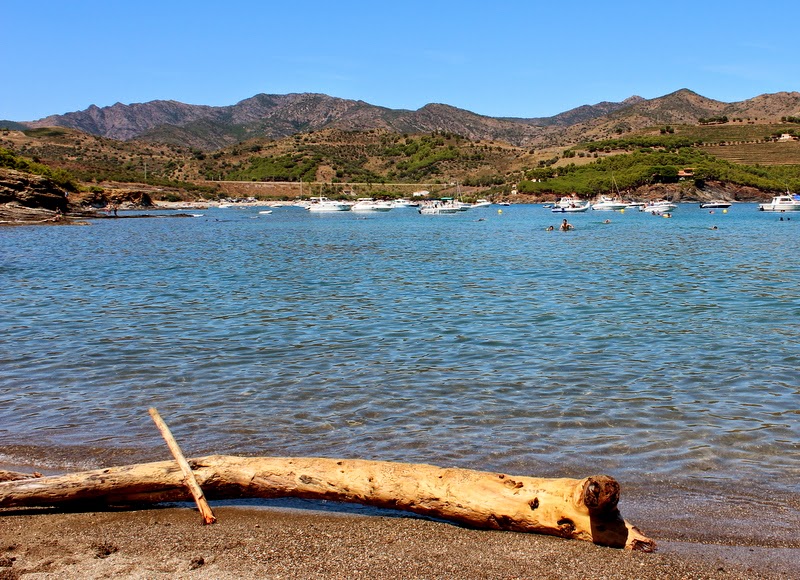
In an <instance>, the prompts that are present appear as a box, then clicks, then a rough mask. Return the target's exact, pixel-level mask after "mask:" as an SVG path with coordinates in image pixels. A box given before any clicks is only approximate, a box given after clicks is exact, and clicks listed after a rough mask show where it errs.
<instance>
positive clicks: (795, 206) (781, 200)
mask: <svg viewBox="0 0 800 580" xmlns="http://www.w3.org/2000/svg"><path fill="white" fill-rule="evenodd" d="M758 210H759V211H800V195H797V194H796V193H795V194H791V193H789V192H788V191H787V192H786V193H784V194H781V195H776V196H775V197H773V198H772V201H771V202H769V203H759V204H758Z"/></svg>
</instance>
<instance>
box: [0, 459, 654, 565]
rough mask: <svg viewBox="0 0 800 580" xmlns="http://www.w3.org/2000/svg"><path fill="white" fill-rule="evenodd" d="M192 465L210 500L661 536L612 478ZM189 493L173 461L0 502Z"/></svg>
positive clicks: (283, 463) (35, 482) (95, 475)
mask: <svg viewBox="0 0 800 580" xmlns="http://www.w3.org/2000/svg"><path fill="white" fill-rule="evenodd" d="M190 463H191V464H192V469H193V473H194V476H195V477H196V478H197V482H198V484H199V485H201V486H202V487H203V489H204V490H205V493H206V496H207V497H208V498H209V499H224V498H237V497H261V498H277V497H298V498H306V499H327V500H335V501H342V502H350V503H360V504H366V505H372V506H376V507H384V508H393V509H400V510H406V511H410V512H414V513H417V514H422V515H426V516H431V517H436V518H440V519H444V520H449V521H452V522H456V523H459V524H462V525H465V526H469V527H475V528H483V529H496V530H511V531H517V532H536V533H541V534H549V535H555V536H561V537H564V538H575V539H581V540H587V541H591V542H594V543H596V544H600V545H604V546H611V547H617V548H622V547H625V548H629V549H634V550H644V551H652V550H653V549H655V542H654V541H653V540H651V539H649V538H647V537H645V536H644V535H643V534H642V533H641V532H640V531H639V530H638V529H636V528H635V527H634V526H632V525H630V524H629V523H627V522H625V521H624V520H623V519H622V516H621V515H620V513H619V510H618V509H617V502H618V501H619V484H618V483H617V482H616V481H615V480H614V479H612V478H611V477H608V476H604V475H599V476H592V477H587V478H585V479H566V478H564V479H547V478H535V477H526V476H516V475H513V476H512V475H506V474H503V473H490V472H482V471H472V470H467V469H454V468H441V467H435V466H433V465H423V464H410V463H391V462H383V461H364V460H355V459H323V458H287V457H276V458H271V457H236V456H223V455H212V456H208V457H201V458H198V459H193V460H190ZM189 499H191V497H190V496H189V494H188V492H187V490H186V488H185V487H184V485H183V474H182V472H181V471H180V469H179V468H178V466H176V464H175V462H173V461H164V462H158V463H144V464H138V465H130V466H125V467H113V468H108V469H99V470H95V471H86V472H81V473H73V474H68V475H62V476H56V477H45V478H41V479H32V480H20V481H9V482H4V483H0V507H13V506H52V505H57V506H66V505H69V504H78V503H81V502H87V501H94V502H99V503H102V504H106V505H109V504H110V505H120V504H130V503H136V502H159V501H187V500H189Z"/></svg>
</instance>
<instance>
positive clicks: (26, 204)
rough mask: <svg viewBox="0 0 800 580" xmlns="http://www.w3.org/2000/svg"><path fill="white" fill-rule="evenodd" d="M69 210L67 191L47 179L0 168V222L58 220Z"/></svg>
mask: <svg viewBox="0 0 800 580" xmlns="http://www.w3.org/2000/svg"><path fill="white" fill-rule="evenodd" d="M68 207H69V200H68V198H67V192H66V191H64V190H63V189H61V188H60V187H58V186H57V185H56V184H54V183H53V182H52V181H50V180H49V179H47V178H46V177H42V176H40V175H33V174H30V173H23V172H21V171H15V170H13V169H0V223H5V224H8V223H12V224H13V223H31V222H33V223H39V222H44V221H59V220H60V219H61V217H62V216H63V214H65V213H66V212H67V209H68Z"/></svg>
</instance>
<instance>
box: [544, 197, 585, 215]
mask: <svg viewBox="0 0 800 580" xmlns="http://www.w3.org/2000/svg"><path fill="white" fill-rule="evenodd" d="M590 207H592V204H591V203H590V202H588V201H587V202H586V203H583V202H582V201H581V200H579V199H578V198H577V197H562V198H561V199H560V200H558V203H556V204H555V205H553V207H552V208H550V211H551V212H553V213H577V212H583V211H589V208H590Z"/></svg>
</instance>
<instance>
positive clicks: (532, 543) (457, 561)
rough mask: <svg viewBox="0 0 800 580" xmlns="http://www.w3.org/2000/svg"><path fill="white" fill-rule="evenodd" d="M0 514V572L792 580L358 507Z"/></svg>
mask: <svg viewBox="0 0 800 580" xmlns="http://www.w3.org/2000/svg"><path fill="white" fill-rule="evenodd" d="M326 507H327V509H326V510H325V511H322V510H318V509H314V506H313V505H311V504H310V505H309V509H296V508H287V507H285V506H283V507H264V506H261V507H253V506H240V505H239V506H237V505H231V504H226V505H218V506H216V507H214V512H215V515H216V516H217V517H218V521H217V523H215V524H213V525H210V526H204V525H202V523H201V520H200V516H199V514H198V512H197V511H196V510H195V509H193V508H191V507H188V506H169V507H163V508H154V509H145V510H136V511H105V512H91V511H90V512H84V513H64V512H53V511H51V510H12V509H9V510H0V522H2V523H1V524H0V579H2V580H8V579H17V578H108V577H115V578H631V579H633V578H638V579H643V580H644V579H651V578H652V579H659V580H663V579H671V578H676V579H677V578H727V579H730V578H797V577H798V575H800V558H798V554H800V549H798V546H797V545H796V540H794V542H795V543H794V545H793V547H791V546H792V544H791V543H789V544H787V545H788V546H790V547H784V548H764V547H757V546H752V547H746V546H738V547H737V546H723V545H718V544H712V543H704V542H699V543H698V542H695V541H676V540H665V539H662V538H659V540H660V541H659V550H658V551H657V552H656V553H653V554H647V553H639V552H630V551H625V550H617V549H612V548H603V547H599V546H595V545H593V544H590V543H586V542H582V541H575V540H563V539H560V538H554V537H548V536H541V535H535V534H521V533H511V532H496V531H481V530H471V529H465V528H461V527H458V526H455V525H452V524H449V523H444V522H438V521H431V520H427V519H423V518H418V517H413V516H408V515H406V514H399V513H398V514H394V513H393V512H384V513H382V514H370V513H359V511H360V510H363V509H365V508H350V507H347V506H338V505H331V506H326Z"/></svg>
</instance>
